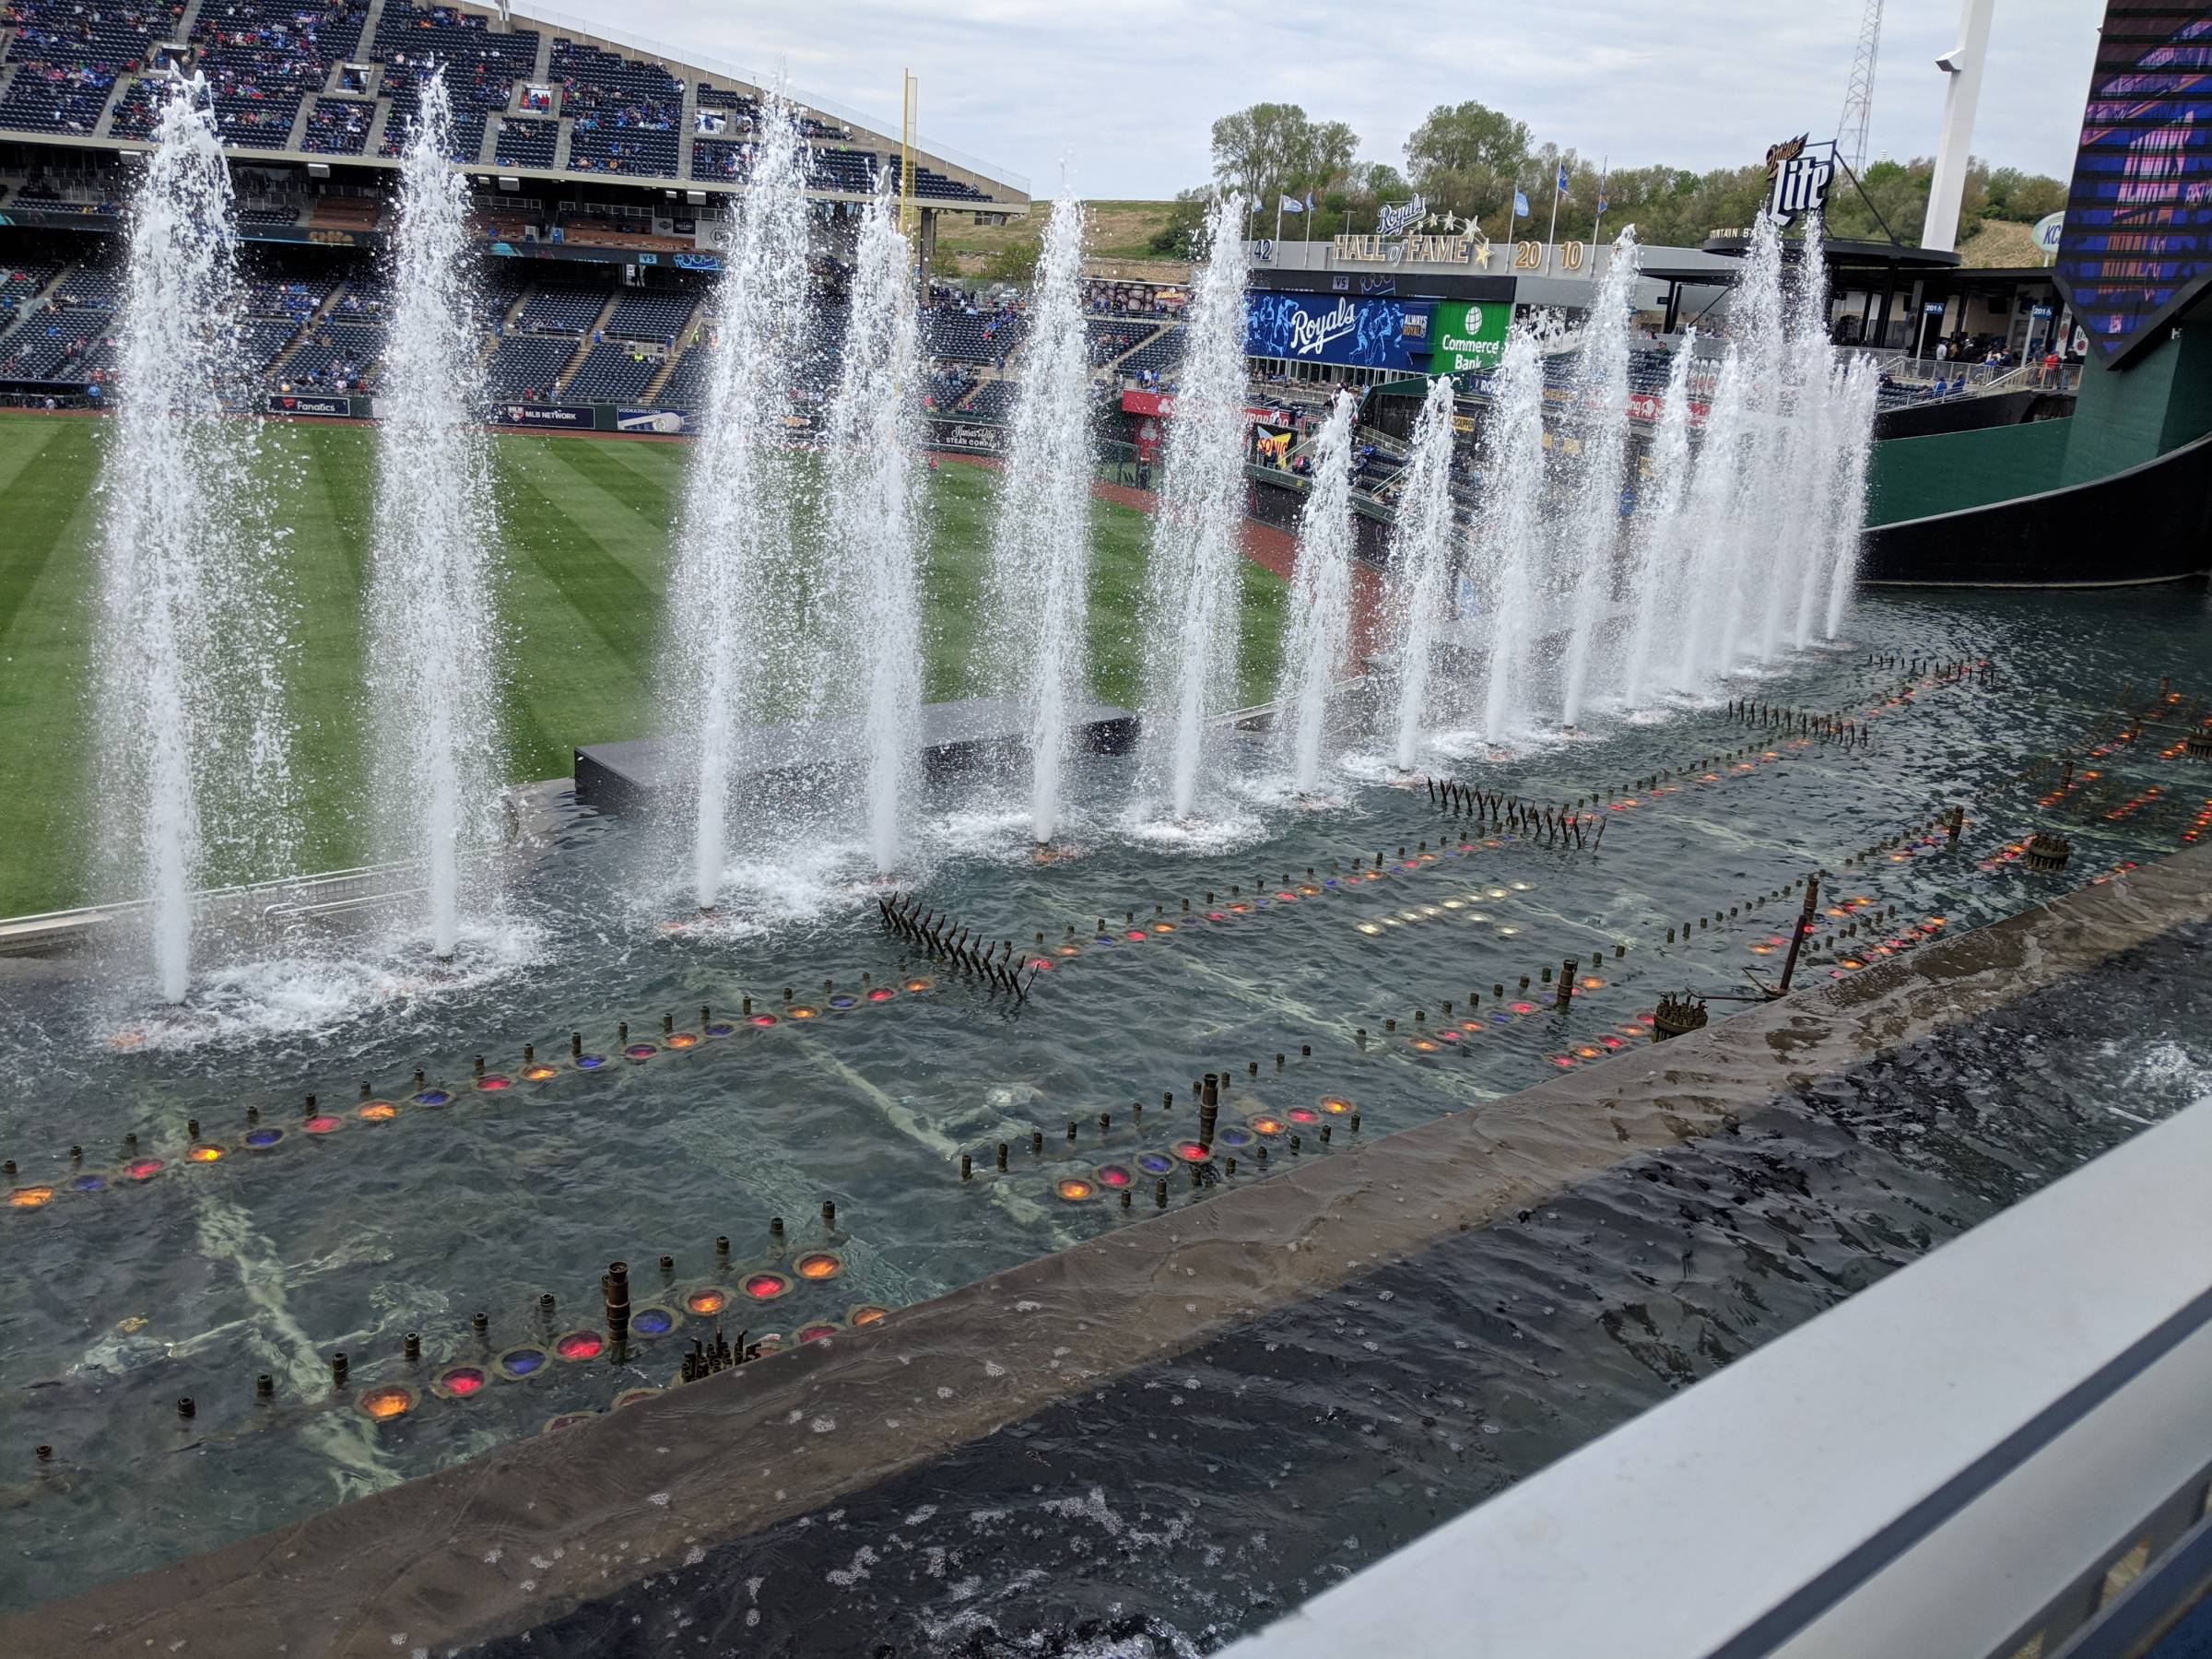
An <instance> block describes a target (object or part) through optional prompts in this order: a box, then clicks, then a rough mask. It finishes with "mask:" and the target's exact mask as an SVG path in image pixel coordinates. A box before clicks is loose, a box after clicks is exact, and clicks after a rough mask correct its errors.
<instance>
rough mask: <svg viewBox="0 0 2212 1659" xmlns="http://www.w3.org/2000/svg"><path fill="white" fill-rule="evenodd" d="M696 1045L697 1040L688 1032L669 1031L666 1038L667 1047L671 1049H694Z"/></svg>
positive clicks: (695, 1036)
mask: <svg viewBox="0 0 2212 1659" xmlns="http://www.w3.org/2000/svg"><path fill="white" fill-rule="evenodd" d="M698 1043H699V1038H698V1037H697V1035H695V1034H694V1033H692V1032H690V1031H671V1032H670V1033H669V1034H668V1038H667V1046H668V1047H670V1048H672V1049H688V1048H694V1047H696V1046H698Z"/></svg>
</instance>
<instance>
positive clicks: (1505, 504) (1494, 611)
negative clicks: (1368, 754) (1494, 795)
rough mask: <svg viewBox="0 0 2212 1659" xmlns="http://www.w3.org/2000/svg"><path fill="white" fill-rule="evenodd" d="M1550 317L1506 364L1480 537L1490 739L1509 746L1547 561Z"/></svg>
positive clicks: (1485, 473)
mask: <svg viewBox="0 0 2212 1659" xmlns="http://www.w3.org/2000/svg"><path fill="white" fill-rule="evenodd" d="M1550 330H1551V323H1550V320H1549V319H1548V317H1545V318H1540V319H1539V320H1538V321H1537V322H1536V323H1535V324H1533V325H1526V326H1524V325H1520V324H1516V325H1515V326H1514V328H1513V329H1512V332H1511V333H1510V334H1508V335H1506V340H1505V348H1504V350H1503V351H1501V352H1500V354H1499V359H1498V372H1497V375H1496V376H1495V378H1494V379H1493V380H1492V381H1491V382H1490V410H1489V416H1488V420H1487V421H1486V422H1485V424H1484V427H1483V433H1482V450H1481V466H1482V507H1481V512H1480V516H1479V518H1478V520H1477V532H1476V535H1475V536H1474V542H1475V549H1476V559H1475V563H1476V571H1477V578H1476V590H1477V603H1478V604H1479V605H1480V606H1481V616H1480V618H1479V621H1478V627H1477V632H1478V634H1479V637H1480V638H1481V640H1482V642H1483V645H1484V648H1485V649H1486V650H1487V651H1488V653H1489V665H1488V687H1487V689H1486V691H1485V694H1484V698H1483V735H1485V736H1487V737H1488V739H1489V740H1490V741H1491V742H1492V743H1501V742H1503V741H1505V739H1506V738H1507V737H1509V736H1510V735H1512V733H1513V732H1514V731H1515V730H1517V729H1518V728H1519V727H1520V726H1521V725H1522V724H1524V721H1525V719H1526V716H1527V704H1526V693H1527V685H1528V677H1529V673H1530V670H1531V667H1532V665H1533V662H1534V658H1535V634H1536V630H1537V628H1538V626H1539V621H1540V606H1539V594H1538V583H1539V582H1540V581H1541V578H1542V567H1543V558H1544V484H1545V477H1544V475H1545V467H1544V347H1545V346H1546V345H1547V344H1548V343H1549V341H1550V338H1551V334H1550Z"/></svg>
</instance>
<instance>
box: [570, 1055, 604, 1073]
mask: <svg viewBox="0 0 2212 1659" xmlns="http://www.w3.org/2000/svg"><path fill="white" fill-rule="evenodd" d="M571 1064H573V1065H575V1067H576V1069H577V1070H578V1071H597V1070H598V1069H599V1068H600V1067H601V1066H603V1065H606V1055H605V1054H579V1055H577V1056H576V1058H575V1060H574V1061H573V1062H572V1063H571Z"/></svg>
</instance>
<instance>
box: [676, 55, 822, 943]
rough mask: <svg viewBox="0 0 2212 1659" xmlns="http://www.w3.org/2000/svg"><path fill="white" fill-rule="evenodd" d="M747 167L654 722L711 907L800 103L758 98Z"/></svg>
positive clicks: (759, 642) (755, 586) (772, 551)
mask: <svg viewBox="0 0 2212 1659" xmlns="http://www.w3.org/2000/svg"><path fill="white" fill-rule="evenodd" d="M758 130H759V139H758V141H757V142H756V145H755V147H754V154H753V165H752V172H751V174H750V176H749V178H748V180H747V189H746V194H745V195H744V196H743V197H742V198H741V199H740V200H739V202H738V204H737V209H736V224H735V227H734V234H733V236H732V238H731V241H730V244H729V248H728V251H727V253H726V254H725V257H724V268H723V274H722V279H721V281H720V283H719V284H718V285H717V286H716V288H715V300H714V303H715V307H716V309H717V311H718V312H719V316H720V321H719V324H718V326H717V328H716V331H715V332H714V334H713V335H712V338H711V339H710V341H708V342H706V343H704V344H703V345H701V346H695V347H692V349H693V350H695V351H697V350H702V349H703V350H704V351H705V352H706V354H707V359H706V361H707V372H706V382H705V398H704V402H703V406H702V407H701V409H700V438H699V441H698V443H697V444H696V445H695V446H694V447H693V449H692V452H691V460H690V466H689V470H688V479H687V482H686V488H685V499H684V508H683V516H682V521H681V526H680V528H679V530H678V533H677V540H676V552H675V558H674V560H673V562H672V566H671V569H670V571H669V582H668V613H667V625H666V636H665V638H666V650H665V653H664V668H663V677H662V682H661V687H660V696H661V703H662V730H663V732H664V733H665V736H666V740H667V742H668V744H669V746H670V749H671V752H672V754H673V755H674V756H676V757H677V762H678V764H677V769H676V770H675V771H674V772H673V776H674V778H675V780H676V788H675V790H674V792H673V793H674V794H675V800H674V802H673V811H674V814H675V817H676V819H677V829H678V830H679V832H688V833H687V836H686V838H687V840H688V853H689V858H688V863H689V865H690V872H689V873H690V880H691V888H692V894H693V897H694V900H696V902H697V903H698V905H699V906H700V909H702V910H706V909H710V908H712V905H713V903H714V899H715V895H716V893H717V892H718V891H719V890H720V888H721V886H722V880H723V873H724V869H725V867H726V865H727V863H728V855H727V848H728V841H729V835H730V828H731V823H730V820H731V817H732V813H733V810H734V806H735V802H734V800H733V796H734V794H735V782H736V780H737V777H738V776H739V772H740V768H741V765H742V762H743V759H744V757H743V756H742V754H741V753H740V747H741V744H742V741H743V735H744V733H745V731H746V729H747V719H748V716H751V715H753V714H755V713H757V712H759V710H760V709H762V708H763V707H764V706H765V704H764V700H763V696H762V681H763V678H764V676H763V671H762V664H763V662H764V659H766V658H767V657H768V656H769V655H770V654H771V653H772V652H773V651H774V649H775V648H776V646H777V645H778V644H779V642H780V640H781V635H782V624H783V618H782V616H781V614H780V612H778V611H774V610H771V607H770V606H769V604H768V603H767V600H766V597H765V596H766V595H767V594H770V593H771V591H772V590H773V589H774V588H775V587H776V585H777V584H779V583H781V582H782V581H783V580H784V578H785V577H786V575H787V573H788V567H789V564H790V561H791V554H792V538H791V505H792V499H793V478H792V466H793V460H792V452H791V449H790V447H789V445H788V444H787V443H786V441H785V432H784V427H783V417H784V415H785V414H786V412H787V410H788V398H789V390H790V385H791V381H792V376H793V374H794V370H795V367H796V365H797V363H798V362H799V360H800V351H801V349H802V347H803V344H804V341H805V339H806V326H807V291H806V194H805V186H806V177H805V171H804V158H805V155H806V147H805V146H804V145H802V144H801V142H800V140H799V132H798V118H797V115H796V112H794V109H793V107H792V106H791V105H790V104H789V103H788V102H787V101H785V100H783V99H782V97H781V96H778V95H776V94H773V93H771V94H770V95H768V96H767V97H765V98H764V99H763V100H762V104H761V113H760V116H759V123H758Z"/></svg>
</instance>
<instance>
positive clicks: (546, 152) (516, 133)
mask: <svg viewBox="0 0 2212 1659" xmlns="http://www.w3.org/2000/svg"><path fill="white" fill-rule="evenodd" d="M494 142H495V147H494V149H493V151H492V154H493V155H494V156H495V157H497V158H498V159H499V163H500V166H501V167H550V166H552V165H553V156H554V152H555V151H556V150H557V149H558V148H559V144H560V123H559V122H558V121H536V120H525V119H524V118H522V117H520V116H515V115H508V116H504V117H502V118H501V120H500V135H499V137H498V139H496V140H495V141H494Z"/></svg>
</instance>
